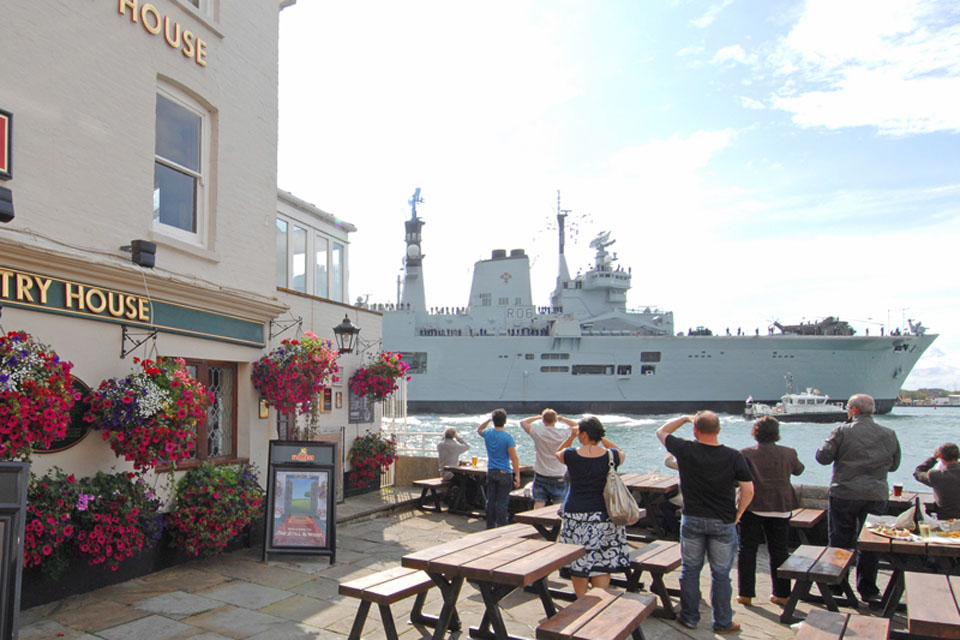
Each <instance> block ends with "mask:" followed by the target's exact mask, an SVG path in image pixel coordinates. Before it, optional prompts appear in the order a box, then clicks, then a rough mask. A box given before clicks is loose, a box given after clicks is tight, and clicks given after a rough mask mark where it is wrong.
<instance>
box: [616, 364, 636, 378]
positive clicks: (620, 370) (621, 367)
mask: <svg viewBox="0 0 960 640" xmlns="http://www.w3.org/2000/svg"><path fill="white" fill-rule="evenodd" d="M617 375H618V376H631V375H633V366H632V365H629V364H618V365H617Z"/></svg>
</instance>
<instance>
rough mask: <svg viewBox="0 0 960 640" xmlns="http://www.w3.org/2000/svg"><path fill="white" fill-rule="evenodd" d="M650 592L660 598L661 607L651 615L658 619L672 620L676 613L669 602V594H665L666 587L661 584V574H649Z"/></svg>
mask: <svg viewBox="0 0 960 640" xmlns="http://www.w3.org/2000/svg"><path fill="white" fill-rule="evenodd" d="M650 578H651V583H650V592H651V593H654V594H656V595H658V596H660V603H661V604H662V606H661V607H659V608H657V609H655V610H654V612H653V615H655V616H656V617H658V618H667V619H669V620H674V619H676V617H677V613H676V612H675V611H674V610H673V602H672V601H671V600H670V594H669V593H668V592H667V585H666V584H664V582H663V574H662V573H653V572H652V571H651V572H650Z"/></svg>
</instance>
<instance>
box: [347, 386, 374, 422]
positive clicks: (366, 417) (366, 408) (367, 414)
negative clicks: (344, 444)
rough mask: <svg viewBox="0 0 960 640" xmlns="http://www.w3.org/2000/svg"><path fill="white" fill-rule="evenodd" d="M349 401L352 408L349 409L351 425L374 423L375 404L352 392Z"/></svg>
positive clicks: (348, 415)
mask: <svg viewBox="0 0 960 640" xmlns="http://www.w3.org/2000/svg"><path fill="white" fill-rule="evenodd" d="M348 401H349V403H350V406H349V407H348V408H347V422H349V423H350V424H358V423H364V422H373V404H372V403H371V402H370V401H369V400H368V399H367V398H361V397H360V396H358V395H357V394H355V393H354V392H353V391H350V395H349V396H348Z"/></svg>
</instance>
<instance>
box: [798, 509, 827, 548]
mask: <svg viewBox="0 0 960 640" xmlns="http://www.w3.org/2000/svg"><path fill="white" fill-rule="evenodd" d="M825 513H826V512H825V511H824V510H823V509H806V508H800V509H794V510H793V513H792V514H791V515H790V526H791V527H793V528H794V529H795V530H796V531H797V537H799V538H800V544H810V540H809V538H808V537H807V532H808V531H809V530H810V529H813V528H814V527H816V526H817V525H818V524H819V523H820V521H821V520H823V516H824V514H825Z"/></svg>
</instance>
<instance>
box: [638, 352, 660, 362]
mask: <svg viewBox="0 0 960 640" xmlns="http://www.w3.org/2000/svg"><path fill="white" fill-rule="evenodd" d="M640 362H660V352H659V351H641V352H640Z"/></svg>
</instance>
